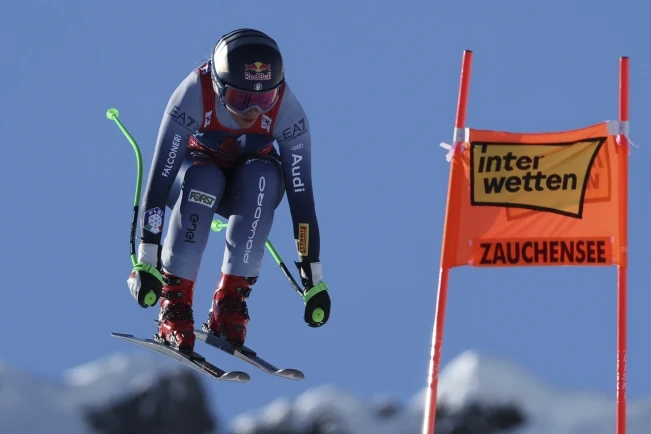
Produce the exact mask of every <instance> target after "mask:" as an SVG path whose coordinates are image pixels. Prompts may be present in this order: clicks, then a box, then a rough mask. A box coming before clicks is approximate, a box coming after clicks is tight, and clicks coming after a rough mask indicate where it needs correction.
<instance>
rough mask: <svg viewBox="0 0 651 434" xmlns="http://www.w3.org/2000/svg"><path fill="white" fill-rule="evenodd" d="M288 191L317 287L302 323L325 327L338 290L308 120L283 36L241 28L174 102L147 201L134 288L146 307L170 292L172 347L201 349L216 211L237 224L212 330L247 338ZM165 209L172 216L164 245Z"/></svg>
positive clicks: (168, 336)
mask: <svg viewBox="0 0 651 434" xmlns="http://www.w3.org/2000/svg"><path fill="white" fill-rule="evenodd" d="M274 141H276V142H277V143H278V148H279V151H280V152H277V151H276V149H275V147H274ZM285 193H286V194H287V199H288V203H289V208H290V212H291V216H292V221H293V229H294V238H295V241H296V246H297V251H298V258H299V261H298V262H295V264H296V266H297V268H298V270H299V272H300V276H301V282H302V284H303V285H304V287H305V289H306V291H307V292H306V296H305V303H306V306H305V314H304V320H305V322H306V323H307V324H308V325H309V326H311V327H319V326H321V325H323V324H325V323H326V322H327V321H328V318H329V315H330V297H329V293H328V287H327V286H326V284H325V282H324V281H323V280H322V269H321V262H320V258H319V253H320V252H319V251H320V240H319V226H318V222H317V217H316V211H315V204H314V196H313V190H312V179H311V136H310V129H309V122H308V118H307V116H306V114H305V112H304V110H303V108H302V106H301V104H300V103H299V101H298V99H297V98H296V96H295V95H294V93H293V92H292V90H291V89H290V88H289V86H288V84H287V81H286V80H285V73H284V65H283V57H282V55H281V52H280V49H279V48H278V45H277V44H276V42H275V41H274V40H273V39H272V38H271V37H270V36H268V35H267V34H265V33H263V32H261V31H258V30H254V29H238V30H234V31H232V32H230V33H228V34H226V35H224V36H222V38H221V39H220V40H219V41H218V42H217V44H216V45H215V47H214V49H213V52H212V56H211V58H210V59H209V60H207V61H206V62H205V63H204V64H203V65H201V66H200V67H198V68H196V69H194V70H193V71H191V72H190V74H189V75H188V76H187V77H186V78H185V79H184V80H183V81H182V82H181V83H180V85H179V86H178V87H177V88H176V90H175V91H174V92H173V94H172V96H171V98H170V99H169V102H168V104H167V108H166V109H165V113H164V114H163V119H162V123H161V125H160V129H159V132H158V137H157V142H156V149H155V152H154V156H153V160H152V162H151V169H150V173H149V176H148V180H147V184H146V188H145V191H144V196H143V201H142V209H143V211H142V214H141V219H140V229H141V234H142V235H141V242H140V244H139V247H138V264H137V265H136V267H135V268H134V269H133V271H132V272H131V273H130V275H129V278H128V279H127V284H128V287H129V290H130V292H131V294H132V296H133V297H134V298H136V299H137V300H138V303H139V304H140V305H141V306H142V307H145V308H146V307H147V306H148V305H147V304H146V303H145V301H144V299H145V294H147V293H148V292H149V291H150V290H153V291H154V292H155V294H156V296H157V299H156V301H158V297H160V313H159V327H158V334H159V335H160V337H162V338H163V339H165V340H166V341H167V342H168V343H169V344H170V345H171V346H172V347H176V348H178V349H179V350H182V351H191V350H193V349H194V343H195V336H194V332H193V328H194V316H193V311H192V306H193V298H194V297H193V294H194V287H195V282H196V280H197V275H198V273H199V268H200V263H201V258H202V255H203V253H204V250H205V248H206V245H207V242H208V236H209V233H210V227H211V223H212V219H213V216H214V214H215V213H217V214H219V215H221V216H223V217H224V218H228V229H227V231H226V247H225V250H224V258H223V263H222V265H221V276H220V279H219V282H218V284H217V287H216V290H215V292H214V295H213V297H212V303H211V306H210V308H209V309H208V320H207V322H206V323H205V324H204V329H206V330H207V331H210V332H212V333H214V334H216V335H219V336H222V337H224V338H225V339H226V340H228V341H229V342H231V343H232V344H233V345H236V346H242V345H244V341H245V339H246V328H247V325H248V322H249V320H250V318H249V314H248V309H247V305H246V299H247V298H248V297H249V295H250V293H251V288H252V286H253V285H254V284H255V282H256V281H257V279H258V274H259V270H260V267H261V263H262V258H263V255H264V250H265V241H266V239H267V236H268V235H269V233H270V231H271V226H272V223H273V219H274V212H275V209H276V208H277V206H278V205H279V204H280V202H281V200H282V198H283V197H284V195H285ZM166 206H167V207H168V208H169V209H170V210H171V215H170V216H169V227H168V233H167V235H166V237H165V240H164V242H163V243H162V244H161V237H162V231H163V225H164V222H165V219H166ZM317 307H320V308H321V309H323V312H324V315H323V319H322V320H321V321H319V322H316V321H315V320H314V319H313V318H312V315H311V312H312V311H313V310H314V309H315V308H317Z"/></svg>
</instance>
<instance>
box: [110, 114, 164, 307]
mask: <svg viewBox="0 0 651 434" xmlns="http://www.w3.org/2000/svg"><path fill="white" fill-rule="evenodd" d="M118 116H119V112H118V109H116V108H110V109H108V110H107V111H106V117H107V118H108V119H110V120H112V121H114V122H115V123H116V124H117V126H118V127H119V128H120V130H121V131H122V134H124V136H125V137H126V138H127V140H128V141H129V143H131V146H132V147H133V151H134V152H135V154H136V167H137V175H136V191H135V196H134V198H133V219H132V220H131V233H130V240H129V243H130V245H131V263H132V264H133V266H134V267H135V266H136V265H137V264H138V259H137V257H136V241H135V240H136V226H137V224H138V210H139V209H140V189H141V187H142V155H141V153H140V148H139V147H138V144H137V143H136V141H135V140H134V138H133V137H132V136H131V134H129V132H128V131H127V129H126V128H125V126H124V125H122V122H120V119H118ZM151 268H152V269H151V270H147V271H149V272H151V273H153V274H154V275H155V276H156V277H157V278H158V279H159V280H161V281H162V277H161V276H160V273H156V271H158V270H156V269H155V268H153V267H151ZM157 299H158V297H156V292H154V290H153V289H150V290H149V292H148V293H147V294H146V295H145V298H144V302H145V303H146V304H147V305H149V306H153V305H154V304H155V303H156V301H157Z"/></svg>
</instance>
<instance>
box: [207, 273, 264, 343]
mask: <svg viewBox="0 0 651 434" xmlns="http://www.w3.org/2000/svg"><path fill="white" fill-rule="evenodd" d="M256 281H257V277H242V276H233V275H230V274H224V273H222V274H221V278H220V279H219V284H218V285H217V289H216V290H215V294H214V295H213V300H212V307H211V308H210V311H209V313H208V321H207V322H206V323H204V324H203V330H204V331H206V332H208V333H212V334H213V335H215V336H219V337H221V338H223V339H225V340H226V341H228V342H229V343H230V344H232V345H234V346H235V347H237V348H242V347H243V346H244V341H245V340H246V326H247V325H248V323H249V320H250V318H249V311H248V308H247V306H246V301H245V299H246V298H248V296H249V294H250V293H251V285H253V284H255V282H256Z"/></svg>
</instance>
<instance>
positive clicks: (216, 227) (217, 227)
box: [210, 219, 305, 297]
mask: <svg viewBox="0 0 651 434" xmlns="http://www.w3.org/2000/svg"><path fill="white" fill-rule="evenodd" d="M227 227H228V223H224V222H222V221H221V220H219V219H215V220H213V221H212V223H211V224H210V228H211V229H212V230H213V231H215V232H219V231H221V230H222V229H225V228H227ZM265 245H266V246H267V249H268V250H269V252H270V253H271V256H273V257H274V259H275V260H276V263H277V264H278V265H279V266H280V269H281V270H282V271H283V274H285V277H287V280H289V283H290V284H291V285H292V287H293V288H294V290H295V291H296V292H297V293H298V295H300V296H301V297H304V296H305V292H304V291H303V290H302V289H301V287H300V286H299V285H298V283H296V279H294V276H292V273H290V272H289V269H288V268H287V266H286V265H285V263H284V262H283V260H282V258H281V257H280V255H279V254H278V252H277V251H276V249H275V248H274V246H273V244H271V241H269V240H266V241H265Z"/></svg>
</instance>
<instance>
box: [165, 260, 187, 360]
mask: <svg viewBox="0 0 651 434" xmlns="http://www.w3.org/2000/svg"><path fill="white" fill-rule="evenodd" d="M163 283H164V285H163V293H162V295H161V299H160V300H161V303H160V307H161V309H160V314H159V316H158V321H159V323H158V335H159V336H160V337H161V338H163V339H164V340H165V341H167V342H168V343H169V344H170V345H171V346H173V347H176V348H178V349H179V350H181V351H193V350H194V318H193V313H192V298H193V294H194V282H192V281H190V280H187V279H182V278H180V277H176V276H173V275H171V274H169V273H166V272H163Z"/></svg>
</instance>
